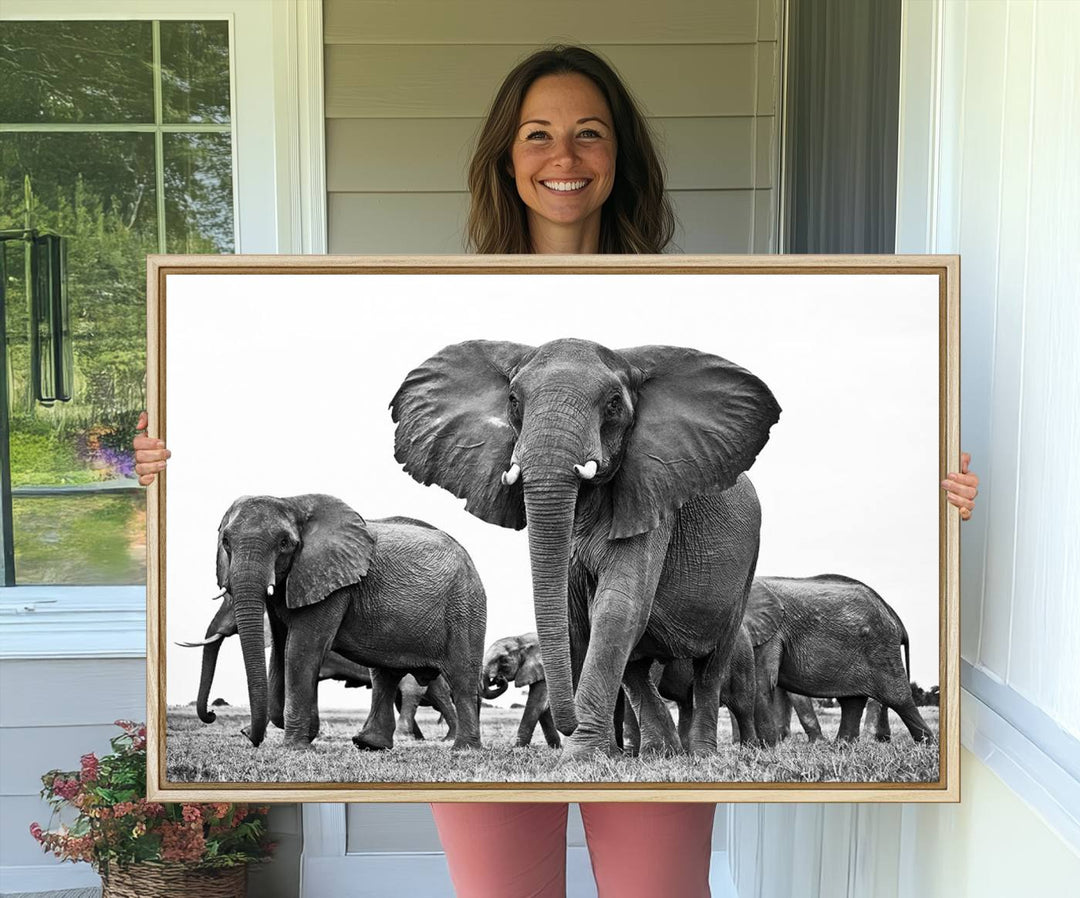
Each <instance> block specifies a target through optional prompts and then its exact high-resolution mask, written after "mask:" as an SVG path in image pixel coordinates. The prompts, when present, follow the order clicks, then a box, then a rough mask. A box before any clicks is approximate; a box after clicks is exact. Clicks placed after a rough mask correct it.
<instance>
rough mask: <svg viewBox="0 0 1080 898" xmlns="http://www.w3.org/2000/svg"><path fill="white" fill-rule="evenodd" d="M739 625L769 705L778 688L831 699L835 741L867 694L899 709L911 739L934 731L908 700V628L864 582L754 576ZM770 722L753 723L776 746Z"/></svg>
mask: <svg viewBox="0 0 1080 898" xmlns="http://www.w3.org/2000/svg"><path fill="white" fill-rule="evenodd" d="M745 623H746V628H747V630H748V631H749V633H750V637H751V639H752V641H753V643H754V659H755V665H756V670H757V685H758V690H759V692H760V693H761V697H763V698H764V700H765V701H766V702H767V703H771V702H772V701H773V700H774V696H773V693H774V690H775V689H776V687H778V686H779V687H780V688H781V689H785V690H787V691H788V692H791V693H793V694H794V693H798V694H801V695H804V696H822V697H834V698H837V699H838V700H839V702H840V709H841V717H840V730H839V732H838V733H837V737H836V738H837V741H854V740H857V739H858V738H859V723H860V719H861V717H862V713H863V708H864V707H865V705H866V700H867V698H868V697H869V698H874V699H876V700H877V701H879V702H881V704H882V705H884V706H886V707H887V708H891V709H892V710H894V711H895V712H896V713H897V714H899V715H900V719H901V720H903V722H904V723H905V725H906V726H907V728H908V731H909V732H910V733H911V738H912V739H914V740H915V741H916V742H921V741H923V740H924V739H927V738H930V737H931V736H932V735H933V733H932V731H931V730H930V728H929V727H928V726H927V725H926V722H925V721H924V720H923V718H922V715H920V714H919V710H918V708H917V707H916V706H915V702H914V701H913V700H912V697H911V685H910V670H909V667H910V656H909V651H910V646H909V641H908V634H907V630H906V629H905V628H904V624H903V622H902V621H901V620H900V617H899V616H898V615H897V613H896V612H895V611H894V610H893V609H892V608H890V607H889V605H888V604H887V603H886V602H885V600H884V599H882V598H881V596H879V595H878V594H877V593H876V592H875V591H874V590H873V589H871V588H870V587H869V586H867V585H866V584H865V583H861V582H860V581H858V580H853V579H851V578H850V577H843V576H840V575H839V574H821V575H819V576H817V577H808V578H804V579H799V578H789V577H759V578H757V579H756V580H755V581H754V585H753V588H752V589H751V591H750V602H749V604H748V606H747V609H746V617H745ZM901 649H903V652H904V654H905V657H904V658H901ZM759 700H760V699H759ZM776 723H777V722H776V719H775V718H772V719H771V720H770V721H769V722H768V724H767V725H765V726H764V729H763V726H762V722H761V721H760V720H759V727H758V735H759V736H761V737H762V738H763V739H764V740H765V741H766V742H769V743H775V742H776V741H777V740H778V739H779V736H780V733H779V730H778V727H777V725H776ZM886 725H887V722H886ZM819 732H820V730H819Z"/></svg>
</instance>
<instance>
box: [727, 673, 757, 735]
mask: <svg viewBox="0 0 1080 898" xmlns="http://www.w3.org/2000/svg"><path fill="white" fill-rule="evenodd" d="M755 685H756V684H755V682H754V679H753V675H752V672H747V675H746V676H743V677H735V676H733V678H732V681H731V694H730V695H729V696H728V713H729V714H730V715H731V741H732V742H738V743H740V744H741V745H747V744H750V743H756V742H757V741H758V738H757V726H756V724H755V723H754V699H755V696H756V692H755Z"/></svg>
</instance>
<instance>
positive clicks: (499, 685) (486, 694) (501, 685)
mask: <svg viewBox="0 0 1080 898" xmlns="http://www.w3.org/2000/svg"><path fill="white" fill-rule="evenodd" d="M484 680H485V682H483V683H482V684H481V685H480V697H481V698H483V699H487V700H488V701H491V700H492V699H495V698H498V697H499V696H500V695H502V694H503V693H504V692H506V690H507V689H509V688H510V683H509V682H508V681H507V680H506V678H505V677H494V678H492V679H488V678H487V677H485V678H484Z"/></svg>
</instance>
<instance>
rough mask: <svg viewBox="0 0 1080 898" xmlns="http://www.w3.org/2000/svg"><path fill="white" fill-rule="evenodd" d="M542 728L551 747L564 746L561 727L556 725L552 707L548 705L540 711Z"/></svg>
mask: <svg viewBox="0 0 1080 898" xmlns="http://www.w3.org/2000/svg"><path fill="white" fill-rule="evenodd" d="M538 719H539V721H540V729H541V730H543V732H544V738H545V739H546V740H547V744H548V746H549V747H550V748H559V747H561V746H562V738H561V737H560V736H559V729H558V727H556V726H555V718H554V717H552V716H551V708H550V707H546V708H544V710H543V711H541V712H540V717H539V718H538Z"/></svg>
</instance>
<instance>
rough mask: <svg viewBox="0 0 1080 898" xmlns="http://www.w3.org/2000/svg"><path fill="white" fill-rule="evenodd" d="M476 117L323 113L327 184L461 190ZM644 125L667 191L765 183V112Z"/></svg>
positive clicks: (334, 189)
mask: <svg viewBox="0 0 1080 898" xmlns="http://www.w3.org/2000/svg"><path fill="white" fill-rule="evenodd" d="M755 121H756V122H757V134H756V136H755V135H754V133H753V131H754V126H755ZM481 123H482V119H481V118H417V119H387V118H366V119H355V118H349V119H330V120H329V121H328V122H327V123H326V169H327V189H328V190H329V191H330V192H331V193H339V192H353V193H355V192H383V193H387V192H403V191H417V192H440V193H445V192H453V191H461V190H465V184H466V174H467V169H468V165H469V159H470V158H471V156H472V150H473V146H474V143H475V140H476V136H477V134H478V133H479V130H480V125H481ZM650 124H651V126H652V128H653V130H654V132H655V135H656V138H657V149H658V151H659V152H660V155H661V156H662V158H663V159H664V162H665V164H666V166H667V173H668V174H667V182H666V183H667V187H668V189H670V190H692V189H699V190H731V189H736V188H748V187H771V186H773V165H772V161H771V146H772V129H773V119H772V118H771V117H768V118H760V119H755V118H754V117H752V116H738V117H731V118H661V119H652V120H651V121H650Z"/></svg>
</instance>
